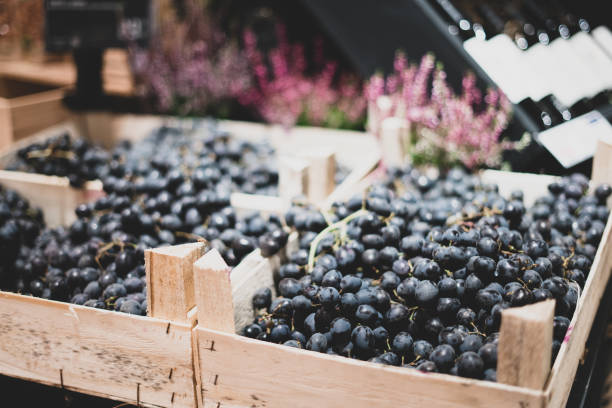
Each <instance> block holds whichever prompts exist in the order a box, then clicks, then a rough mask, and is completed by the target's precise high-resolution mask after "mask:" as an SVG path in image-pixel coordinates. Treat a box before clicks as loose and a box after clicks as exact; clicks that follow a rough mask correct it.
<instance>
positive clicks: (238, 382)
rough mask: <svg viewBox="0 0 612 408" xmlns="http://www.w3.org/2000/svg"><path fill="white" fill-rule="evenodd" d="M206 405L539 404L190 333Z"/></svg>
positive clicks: (526, 396) (480, 384)
mask: <svg viewBox="0 0 612 408" xmlns="http://www.w3.org/2000/svg"><path fill="white" fill-rule="evenodd" d="M195 331H196V333H197V337H198V344H199V353H200V370H201V375H202V377H201V386H202V390H201V391H202V395H203V399H204V406H205V407H209V406H210V407H258V408H259V407H266V408H275V407H279V408H280V407H282V408H286V407H295V408H298V407H308V408H311V407H352V408H361V407H363V408H366V407H367V408H371V407H392V408H396V407H409V408H422V407H427V406H430V407H440V408H450V407H453V408H456V407H474V408H475V407H487V408H489V407H501V408H504V407H508V408H520V407H529V408H534V407H543V406H544V402H545V401H544V396H543V392H542V391H535V390H528V389H523V388H518V387H512V386H507V385H502V384H495V383H489V382H484V381H476V380H469V379H464V378H458V377H451V376H448V375H443V374H424V373H421V372H418V371H416V370H411V369H406V368H400V367H389V366H383V365H379V364H375V363H368V362H363V361H358V360H352V359H348V358H344V357H338V356H330V355H327V354H322V353H315V352H310V351H306V350H298V349H294V348H291V347H284V346H280V345H276V344H271V343H266V342H262V341H259V340H253V339H248V338H245V337H242V336H238V335H232V334H227V333H221V332H215V331H213V330H207V329H204V328H201V327H200V326H198V327H197V328H196V329H195Z"/></svg>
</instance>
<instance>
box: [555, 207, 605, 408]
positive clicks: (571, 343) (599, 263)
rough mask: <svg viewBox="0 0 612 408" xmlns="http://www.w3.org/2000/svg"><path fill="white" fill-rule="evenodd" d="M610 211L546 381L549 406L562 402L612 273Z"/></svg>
mask: <svg viewBox="0 0 612 408" xmlns="http://www.w3.org/2000/svg"><path fill="white" fill-rule="evenodd" d="M611 246H612V215H611V216H610V217H609V218H608V222H607V224H606V229H605V230H604V233H603V236H602V239H601V243H600V244H599V248H598V249H597V254H596V255H595V259H594V261H593V266H592V267H591V271H590V273H589V276H588V278H587V281H586V283H585V286H584V289H583V291H582V293H581V295H580V299H578V304H577V305H576V312H575V313H574V316H573V318H572V320H571V322H570V326H569V329H568V333H567V334H566V336H565V339H564V340H563V344H562V345H561V349H560V350H559V354H558V356H557V359H556V360H555V363H554V365H553V368H552V370H551V374H550V378H549V381H548V383H547V385H546V394H547V397H548V399H549V401H550V402H549V404H550V406H551V407H557V406H564V405H565V403H566V402H567V398H568V397H569V392H570V390H571V385H572V383H573V381H574V377H575V376H576V370H577V369H578V364H579V361H580V359H581V358H582V355H583V354H584V348H585V344H586V340H587V338H588V336H589V333H590V331H591V326H592V325H593V320H594V319H595V314H596V313H597V309H598V308H599V303H600V300H601V297H602V296H603V293H604V291H605V288H606V285H607V282H608V280H609V279H610V274H611V273H612V248H611Z"/></svg>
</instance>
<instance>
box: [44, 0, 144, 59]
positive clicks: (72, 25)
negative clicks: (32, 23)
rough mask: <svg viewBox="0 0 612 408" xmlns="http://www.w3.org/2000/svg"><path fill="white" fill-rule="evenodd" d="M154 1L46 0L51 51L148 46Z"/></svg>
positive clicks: (46, 29) (46, 40) (46, 27)
mask: <svg viewBox="0 0 612 408" xmlns="http://www.w3.org/2000/svg"><path fill="white" fill-rule="evenodd" d="M152 21H153V20H152V12H151V1H150V0H45V44H46V48H47V50H48V51H51V52H62V51H71V50H76V49H83V48H100V49H101V48H109V47H123V46H125V45H126V44H128V43H131V42H134V43H138V44H140V45H144V43H145V42H146V41H147V39H148V37H149V33H150V32H151V29H152V27H151V25H152Z"/></svg>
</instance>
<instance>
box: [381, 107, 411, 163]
mask: <svg viewBox="0 0 612 408" xmlns="http://www.w3.org/2000/svg"><path fill="white" fill-rule="evenodd" d="M406 126H407V125H406V121H405V120H402V119H399V118H394V117H391V118H386V119H384V120H383V121H382V124H381V128H380V143H381V146H382V157H383V162H384V163H385V165H387V166H401V165H402V164H404V162H405V156H406V154H407V153H408V152H406V151H405V149H404V140H403V139H404V137H405V136H406V132H407V127H406Z"/></svg>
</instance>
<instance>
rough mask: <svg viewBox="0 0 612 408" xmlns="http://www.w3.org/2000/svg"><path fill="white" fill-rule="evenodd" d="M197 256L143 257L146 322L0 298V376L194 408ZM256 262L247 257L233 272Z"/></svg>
mask: <svg viewBox="0 0 612 408" xmlns="http://www.w3.org/2000/svg"><path fill="white" fill-rule="evenodd" d="M236 210H237V211H238V212H239V213H244V212H250V211H252V210H251V209H250V208H236ZM268 212H270V213H272V212H274V211H273V210H270V211H268ZM205 250H206V247H205V245H204V243H192V244H184V245H176V246H172V247H165V248H159V249H154V250H148V251H146V253H145V264H146V273H147V291H148V293H147V299H148V302H147V303H148V308H149V310H147V317H143V316H134V315H128V314H124V313H119V312H113V311H108V310H100V309H94V308H90V307H85V306H80V305H74V304H69V303H63V302H56V301H51V300H45V299H41V298H34V297H30V296H24V295H20V294H16V293H8V292H2V291H0V320H1V323H0V374H2V375H7V376H11V377H16V378H21V379H24V380H29V381H34V382H38V383H42V384H47V385H51V386H56V387H61V388H65V389H67V390H72V391H77V392H81V393H85V394H89V395H95V396H101V397H104V398H110V399H114V400H118V401H123V402H127V403H130V404H134V405H138V406H145V407H168V408H183V407H184V408H195V407H197V406H198V402H197V400H196V394H195V383H196V381H195V378H196V372H195V370H196V369H198V367H199V364H197V363H196V361H195V360H194V358H197V356H194V354H193V351H194V349H193V337H192V329H193V327H194V326H195V324H196V319H197V308H196V307H195V288H194V278H193V265H194V263H195V262H196V260H197V259H199V258H200V257H201V256H202V255H203V254H204V251H205ZM279 257H280V255H277V256H274V257H272V258H271V259H272V261H270V262H275V263H277V264H278V263H279V262H280V258H279ZM262 260H263V258H262V257H261V255H260V253H259V250H257V251H254V252H253V253H251V254H249V255H248V256H247V257H246V258H245V259H243V261H242V262H241V264H240V265H241V270H243V271H250V270H251V267H253V266H256V265H259V264H260V263H261V261H262ZM274 260H276V261H274Z"/></svg>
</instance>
